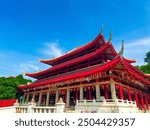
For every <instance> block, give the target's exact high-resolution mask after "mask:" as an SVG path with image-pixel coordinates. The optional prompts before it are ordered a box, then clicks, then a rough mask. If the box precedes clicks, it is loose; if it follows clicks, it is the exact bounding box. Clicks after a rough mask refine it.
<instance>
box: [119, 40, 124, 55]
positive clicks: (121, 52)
mask: <svg viewBox="0 0 150 130" xmlns="http://www.w3.org/2000/svg"><path fill="white" fill-rule="evenodd" d="M123 53H124V40H122V47H121V50H120V52H119V53H118V55H119V56H123Z"/></svg>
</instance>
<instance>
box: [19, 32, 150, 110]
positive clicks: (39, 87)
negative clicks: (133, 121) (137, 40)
mask: <svg viewBox="0 0 150 130" xmlns="http://www.w3.org/2000/svg"><path fill="white" fill-rule="evenodd" d="M111 37H112V34H110V38H109V40H108V41H107V42H106V41H105V39H104V36H103V34H102V32H101V33H100V34H99V35H98V36H97V37H96V38H95V39H94V40H93V41H91V42H89V43H87V44H85V45H83V46H81V47H78V48H76V49H74V50H72V51H70V52H68V53H66V54H64V55H62V56H60V57H57V58H53V59H47V60H40V62H42V63H44V64H48V65H50V67H49V68H48V69H46V70H42V71H39V72H35V73H26V76H30V77H32V78H35V79H36V81H34V82H33V83H31V84H28V85H22V86H18V88H19V89H20V90H22V91H23V92H24V95H23V102H22V103H23V104H25V103H28V102H30V101H31V99H34V101H35V102H36V104H37V105H38V106H53V105H55V104H56V103H57V101H58V99H59V98H60V97H61V98H62V99H63V101H64V102H65V103H66V108H67V107H68V108H69V107H74V106H75V105H76V103H77V102H78V101H81V100H86V101H88V100H97V101H98V100H99V99H101V98H102V97H103V98H104V99H105V101H106V102H107V100H110V99H112V100H115V99H120V100H126V101H129V102H130V101H135V102H136V106H137V108H138V109H140V110H149V104H150V81H149V80H148V79H149V78H150V76H148V75H146V74H144V73H143V72H141V71H140V70H138V69H137V68H135V67H134V66H133V65H132V63H134V62H135V60H131V59H126V58H124V57H123V52H124V42H122V48H121V51H120V52H119V53H117V52H116V50H115V49H114V47H113V44H112V40H111Z"/></svg>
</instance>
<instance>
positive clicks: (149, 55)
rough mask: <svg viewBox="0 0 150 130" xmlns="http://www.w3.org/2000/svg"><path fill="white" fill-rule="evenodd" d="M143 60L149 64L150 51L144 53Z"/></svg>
mask: <svg viewBox="0 0 150 130" xmlns="http://www.w3.org/2000/svg"><path fill="white" fill-rule="evenodd" d="M144 61H145V62H146V63H148V64H150V51H149V52H147V53H146V58H144Z"/></svg>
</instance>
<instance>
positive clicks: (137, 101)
mask: <svg viewBox="0 0 150 130" xmlns="http://www.w3.org/2000/svg"><path fill="white" fill-rule="evenodd" d="M134 96H135V101H136V105H137V107H138V108H139V109H140V105H139V100H138V93H136V92H135V93H134Z"/></svg>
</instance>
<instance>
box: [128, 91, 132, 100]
mask: <svg viewBox="0 0 150 130" xmlns="http://www.w3.org/2000/svg"><path fill="white" fill-rule="evenodd" d="M128 100H129V101H131V100H132V98H131V92H130V89H128Z"/></svg>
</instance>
